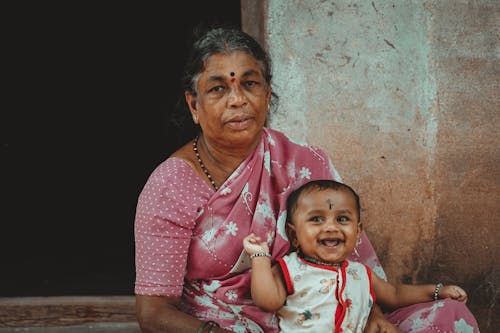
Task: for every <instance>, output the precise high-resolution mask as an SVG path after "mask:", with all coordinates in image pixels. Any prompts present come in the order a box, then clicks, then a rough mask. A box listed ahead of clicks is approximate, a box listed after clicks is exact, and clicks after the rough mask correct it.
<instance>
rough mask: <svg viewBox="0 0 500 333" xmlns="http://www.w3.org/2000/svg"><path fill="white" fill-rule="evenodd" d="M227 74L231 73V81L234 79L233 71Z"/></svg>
mask: <svg viewBox="0 0 500 333" xmlns="http://www.w3.org/2000/svg"><path fill="white" fill-rule="evenodd" d="M229 75H231V82H234V80H235V78H234V72H231V73H229Z"/></svg>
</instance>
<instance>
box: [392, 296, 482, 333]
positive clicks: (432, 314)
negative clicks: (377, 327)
mask: <svg viewBox="0 0 500 333" xmlns="http://www.w3.org/2000/svg"><path fill="white" fill-rule="evenodd" d="M387 319H388V320H389V321H390V322H391V323H393V324H395V325H397V326H398V327H399V328H400V329H401V330H402V331H403V332H405V333H408V332H412V333H427V332H429V333H430V332H442V333H444V332H446V333H448V332H463V333H478V332H479V328H478V325H477V322H476V319H475V318H474V315H473V314H472V313H471V312H470V310H469V309H468V308H467V305H466V304H465V303H462V302H459V301H455V300H452V299H441V300H438V301H434V302H427V303H420V304H415V305H410V306H406V307H403V308H400V309H398V310H396V311H394V312H392V313H390V314H388V315H387Z"/></svg>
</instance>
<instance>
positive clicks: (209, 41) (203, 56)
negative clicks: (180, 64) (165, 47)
mask: <svg viewBox="0 0 500 333" xmlns="http://www.w3.org/2000/svg"><path fill="white" fill-rule="evenodd" d="M195 36H197V38H196V40H195V42H194V43H193V45H192V47H191V50H190V51H189V54H188V57H187V61H186V65H185V67H184V72H183V74H182V88H183V90H184V91H189V92H190V93H191V94H192V95H193V96H197V95H198V90H197V86H198V79H199V77H200V75H201V73H202V72H203V70H204V69H205V62H206V60H207V59H208V58H209V57H211V56H213V55H214V54H230V53H233V52H235V51H243V52H246V53H248V54H249V55H251V56H252V57H253V58H254V59H255V60H257V62H258V63H259V64H260V67H261V70H262V74H263V76H264V79H265V80H266V83H267V84H268V85H269V86H270V85H271V78H272V74H271V60H270V59H269V56H268V55H267V53H266V51H264V49H263V48H262V47H261V46H260V45H259V43H258V42H257V41H256V40H255V39H254V38H252V37H251V36H250V35H248V34H247V33H245V32H243V31H241V30H238V29H235V28H214V29H211V30H208V31H205V32H200V31H195Z"/></svg>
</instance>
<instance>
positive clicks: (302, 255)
mask: <svg viewBox="0 0 500 333" xmlns="http://www.w3.org/2000/svg"><path fill="white" fill-rule="evenodd" d="M298 255H299V257H301V258H302V259H304V260H305V261H307V262H310V263H313V264H316V265H323V266H331V267H335V268H339V267H340V266H341V265H342V264H341V263H337V262H326V261H322V260H318V259H314V258H311V257H309V256H306V255H305V254H304V253H303V252H302V251H301V250H299V252H298Z"/></svg>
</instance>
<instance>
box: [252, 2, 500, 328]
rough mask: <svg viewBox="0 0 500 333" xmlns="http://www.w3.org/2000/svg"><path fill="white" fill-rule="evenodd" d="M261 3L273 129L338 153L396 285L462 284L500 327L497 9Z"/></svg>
mask: <svg viewBox="0 0 500 333" xmlns="http://www.w3.org/2000/svg"><path fill="white" fill-rule="evenodd" d="M264 4H265V5H264V6H262V3H260V4H259V6H260V7H259V8H261V9H262V7H263V9H262V10H263V11H264V13H262V12H261V13H260V14H259V15H260V16H261V17H264V20H265V23H263V24H259V26H260V28H259V29H255V25H256V23H255V22H258V21H257V20H252V19H249V18H248V17H247V18H246V20H245V11H244V9H245V5H246V6H251V1H242V9H243V20H242V22H243V28H244V29H247V30H248V31H250V32H252V31H259V33H260V34H262V33H263V34H264V36H262V35H259V36H257V37H258V38H259V39H260V40H265V41H266V44H267V45H268V46H269V48H270V53H271V57H272V59H273V61H274V78H275V90H276V92H277V93H278V94H279V95H280V108H279V110H278V112H277V113H276V114H273V116H272V119H271V122H270V125H271V127H274V128H277V129H281V130H283V131H284V132H286V133H288V134H289V135H292V136H294V137H297V138H300V139H304V140H307V141H308V142H310V143H313V144H316V145H318V146H320V147H322V148H324V149H325V150H326V151H327V152H328V153H329V154H330V156H331V157H332V159H333V160H334V162H335V164H336V166H337V168H338V170H339V172H340V174H341V175H342V176H343V179H344V181H345V182H347V183H349V184H351V185H353V186H354V187H355V188H356V189H357V190H358V192H359V193H360V195H361V199H362V205H363V211H362V219H363V221H364V223H365V230H366V231H367V233H368V235H369V236H370V239H371V240H372V242H373V244H374V246H375V248H376V250H377V253H378V254H379V257H380V259H381V261H382V263H383V265H384V268H385V270H386V272H387V274H388V276H389V278H390V279H391V280H392V281H403V282H413V283H422V282H434V281H438V280H442V281H443V282H445V283H452V282H453V283H458V284H460V285H463V286H464V287H465V288H466V289H467V290H468V291H469V294H470V302H469V306H470V308H471V310H472V311H473V312H474V314H475V315H476V316H477V317H478V321H479V323H480V328H481V331H482V332H483V333H484V332H497V329H498V323H497V322H496V321H498V318H499V317H500V306H499V305H498V303H499V301H500V265H499V264H500V247H499V245H498V243H496V240H498V239H500V217H499V216H500V204H499V203H498V199H499V198H500V127H499V125H498V123H499V122H500V100H499V97H498V96H499V91H500V90H499V87H500V86H499V64H500V61H499V60H500V44H499V42H500V41H499V38H500V37H499V26H500V2H499V1H455V0H448V1H417V0H415V1H347V0H343V1H320V0H308V1H304V0H287V1H281V0H267V1H264ZM257 17H258V16H257ZM263 27H264V28H263Z"/></svg>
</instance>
